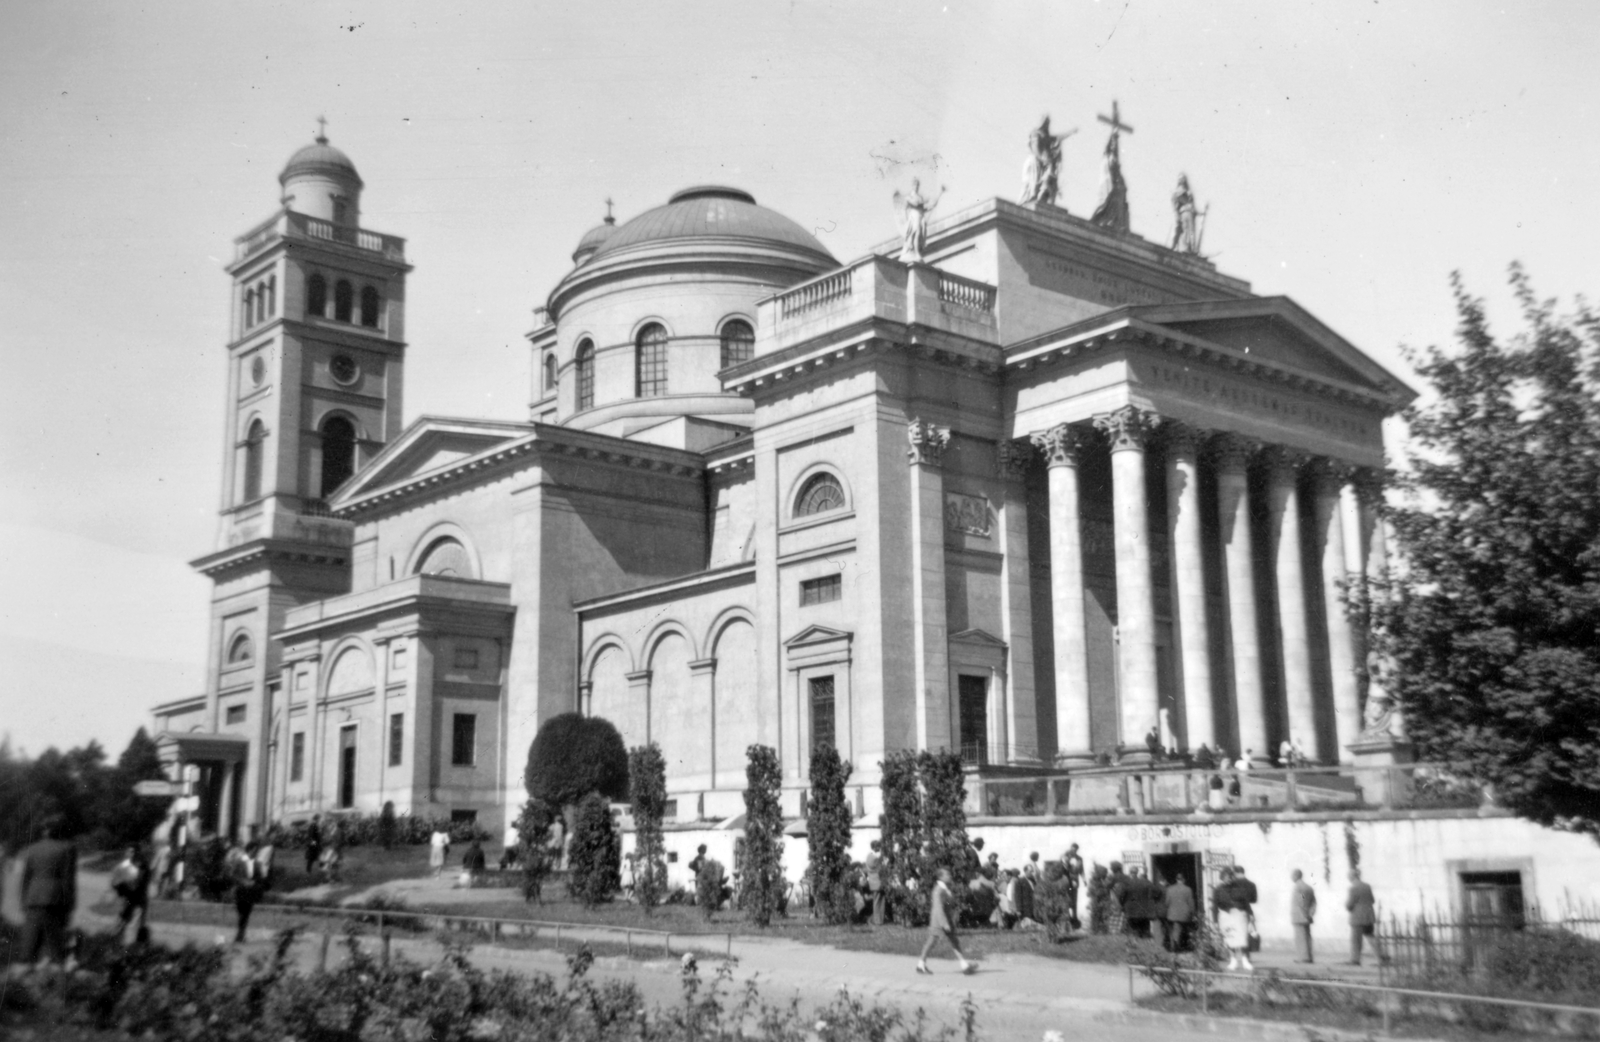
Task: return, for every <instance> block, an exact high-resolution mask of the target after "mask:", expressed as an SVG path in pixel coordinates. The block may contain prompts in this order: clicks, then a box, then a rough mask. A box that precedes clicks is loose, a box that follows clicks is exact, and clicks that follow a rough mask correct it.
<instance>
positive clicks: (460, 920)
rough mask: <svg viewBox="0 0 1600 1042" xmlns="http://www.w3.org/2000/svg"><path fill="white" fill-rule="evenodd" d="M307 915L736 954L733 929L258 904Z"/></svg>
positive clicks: (163, 905)
mask: <svg viewBox="0 0 1600 1042" xmlns="http://www.w3.org/2000/svg"><path fill="white" fill-rule="evenodd" d="M151 905H152V908H159V909H160V910H161V912H162V916H161V918H163V919H167V920H168V921H169V922H178V923H183V922H190V921H193V917H192V916H189V915H188V914H187V910H188V909H189V908H190V907H193V902H186V901H158V902H151ZM204 907H206V908H216V909H223V910H226V909H227V907H228V906H227V905H222V904H209V903H208V904H206V905H204ZM262 913H266V914H270V915H285V916H290V917H294V916H305V917H306V918H307V919H322V920H325V921H337V922H339V923H340V924H341V927H342V926H344V925H346V924H349V925H353V926H354V927H356V929H357V930H361V929H362V928H367V929H371V930H373V931H375V932H376V933H377V934H379V935H380V936H382V937H383V938H384V939H385V945H387V938H388V936H389V935H390V933H391V932H393V931H396V930H398V931H401V932H403V933H408V934H413V935H415V934H422V933H435V934H439V935H443V936H444V937H447V938H449V937H455V938H466V939H476V940H482V941H487V942H490V943H494V942H497V941H503V940H513V939H524V940H534V941H549V942H551V943H553V944H554V946H555V947H557V948H560V947H562V945H563V944H569V943H570V944H574V945H577V944H591V943H600V944H612V945H616V946H618V947H621V948H625V949H626V950H627V953H628V954H629V955H633V954H636V953H649V952H656V951H659V952H661V953H662V954H664V955H668V956H671V955H682V954H684V953H685V952H691V951H692V952H698V953H702V954H707V953H709V954H722V955H728V956H731V955H732V954H733V934H732V933H724V932H718V933H711V932H706V933H696V932H677V933H675V932H673V931H670V930H649V929H642V928H640V927H631V926H612V925H609V924H605V923H567V922H558V921H554V920H544V919H509V918H502V917H499V916H486V915H461V914H458V913H455V912H410V911H403V910H391V909H379V908H370V909H369V908H336V907H330V906H327V905H310V904H293V903H288V902H283V903H279V902H266V901H263V902H262V903H261V904H259V905H257V906H256V914H257V915H260V914H262Z"/></svg>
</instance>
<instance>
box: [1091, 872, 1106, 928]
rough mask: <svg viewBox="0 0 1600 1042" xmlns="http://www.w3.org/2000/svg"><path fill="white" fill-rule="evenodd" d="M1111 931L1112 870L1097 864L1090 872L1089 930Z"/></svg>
mask: <svg viewBox="0 0 1600 1042" xmlns="http://www.w3.org/2000/svg"><path fill="white" fill-rule="evenodd" d="M1110 931H1111V872H1110V871H1109V870H1108V869H1107V868H1106V866H1104V865H1096V866H1094V869H1093V870H1092V871H1091V872H1090V873H1089V932H1090V933H1109V932H1110Z"/></svg>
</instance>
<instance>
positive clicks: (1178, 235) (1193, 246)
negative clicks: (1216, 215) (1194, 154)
mask: <svg viewBox="0 0 1600 1042" xmlns="http://www.w3.org/2000/svg"><path fill="white" fill-rule="evenodd" d="M1210 209H1211V208H1210V207H1209V206H1208V207H1206V209H1205V210H1203V211H1200V212H1199V213H1198V214H1197V213H1196V212H1195V207H1194V192H1192V191H1191V190H1190V189H1189V175H1188V174H1179V175H1178V187H1177V188H1175V189H1173V192H1172V216H1173V226H1172V249H1174V250H1180V251H1182V252H1184V253H1192V254H1194V255H1195V256H1196V257H1199V256H1201V253H1200V242H1201V240H1202V239H1203V238H1204V237H1205V233H1206V228H1205V220H1206V212H1207V211H1209V210H1210Z"/></svg>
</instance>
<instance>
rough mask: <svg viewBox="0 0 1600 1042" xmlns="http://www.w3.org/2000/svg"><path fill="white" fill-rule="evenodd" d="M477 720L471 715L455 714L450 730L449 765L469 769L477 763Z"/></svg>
mask: <svg viewBox="0 0 1600 1042" xmlns="http://www.w3.org/2000/svg"><path fill="white" fill-rule="evenodd" d="M477 746H478V718H477V716H476V715H474V714H472V713H457V714H455V719H454V721H453V723H452V726H451V730H450V764H451V766H453V767H471V766H472V765H473V764H475V763H477V762H478V749H477Z"/></svg>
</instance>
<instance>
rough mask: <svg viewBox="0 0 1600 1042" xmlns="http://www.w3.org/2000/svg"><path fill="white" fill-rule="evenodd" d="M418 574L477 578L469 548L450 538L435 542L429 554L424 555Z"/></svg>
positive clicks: (430, 547) (418, 566)
mask: <svg viewBox="0 0 1600 1042" xmlns="http://www.w3.org/2000/svg"><path fill="white" fill-rule="evenodd" d="M417 574H418V575H453V576H456V577H458V578H462V579H476V578H477V574H476V573H475V572H474V570H473V567H472V557H471V556H470V555H469V554H468V553H467V548H466V547H464V546H462V545H461V541H460V540H459V539H452V538H451V537H449V536H444V537H442V538H439V539H435V540H434V541H433V543H432V545H430V546H429V547H428V550H427V552H426V553H424V554H423V555H422V563H421V564H419V565H417Z"/></svg>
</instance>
